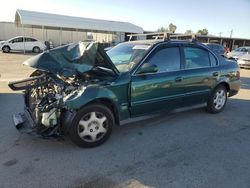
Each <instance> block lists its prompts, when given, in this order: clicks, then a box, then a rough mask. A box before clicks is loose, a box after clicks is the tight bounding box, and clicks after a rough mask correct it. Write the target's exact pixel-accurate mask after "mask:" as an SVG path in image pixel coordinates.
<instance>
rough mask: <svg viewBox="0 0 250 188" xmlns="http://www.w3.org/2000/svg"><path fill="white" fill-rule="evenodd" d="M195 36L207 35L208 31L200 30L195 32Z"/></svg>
mask: <svg viewBox="0 0 250 188" xmlns="http://www.w3.org/2000/svg"><path fill="white" fill-rule="evenodd" d="M197 34H200V35H208V30H207V29H202V30H201V29H200V30H198V31H197Z"/></svg>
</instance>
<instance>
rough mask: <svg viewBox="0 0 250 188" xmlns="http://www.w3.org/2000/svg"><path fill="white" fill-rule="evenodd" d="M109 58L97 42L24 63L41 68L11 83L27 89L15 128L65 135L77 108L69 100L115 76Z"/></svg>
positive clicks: (50, 134)
mask: <svg viewBox="0 0 250 188" xmlns="http://www.w3.org/2000/svg"><path fill="white" fill-rule="evenodd" d="M109 61H110V60H109V59H108V58H107V55H106V53H105V52H103V50H102V48H100V46H99V45H98V44H97V43H79V44H71V45H67V46H63V47H60V48H57V49H53V50H51V51H48V52H44V53H42V54H39V55H37V56H34V57H32V58H30V59H28V60H27V61H26V62H24V64H25V65H28V66H31V67H33V68H36V69H37V70H36V71H35V72H34V73H33V74H32V75H31V76H30V78H28V79H24V80H20V81H15V82H10V83H9V87H10V88H11V89H12V90H15V91H24V101H25V107H24V112H22V113H19V114H15V115H13V120H14V124H15V127H16V128H17V129H18V130H19V131H20V132H25V133H30V134H35V135H40V136H43V137H51V136H60V135H63V134H64V133H65V132H67V129H68V128H69V124H70V123H71V122H72V119H73V118H74V115H75V114H76V111H77V109H73V108H70V107H68V106H67V101H68V100H70V99H72V96H74V97H75V98H77V97H82V94H83V93H84V91H85V89H86V88H87V87H88V86H91V85H98V84H100V83H103V82H105V81H107V80H110V79H111V80H112V79H114V77H115V76H116V73H115V71H114V70H112V65H111V64H110V62H109ZM100 67H101V68H100Z"/></svg>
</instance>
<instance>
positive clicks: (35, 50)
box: [32, 46, 40, 53]
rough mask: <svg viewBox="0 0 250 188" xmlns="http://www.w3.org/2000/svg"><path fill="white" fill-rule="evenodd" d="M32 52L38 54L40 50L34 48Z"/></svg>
mask: <svg viewBox="0 0 250 188" xmlns="http://www.w3.org/2000/svg"><path fill="white" fill-rule="evenodd" d="M32 51H33V52H34V53H39V52H40V48H39V47H38V46H35V47H34V48H33V50H32Z"/></svg>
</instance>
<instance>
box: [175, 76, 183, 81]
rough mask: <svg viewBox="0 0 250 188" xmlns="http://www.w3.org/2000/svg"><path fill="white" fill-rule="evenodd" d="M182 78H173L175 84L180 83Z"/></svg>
mask: <svg viewBox="0 0 250 188" xmlns="http://www.w3.org/2000/svg"><path fill="white" fill-rule="evenodd" d="M182 79H183V78H182V77H177V78H175V82H181V81H182Z"/></svg>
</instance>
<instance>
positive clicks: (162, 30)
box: [157, 27, 168, 32]
mask: <svg viewBox="0 0 250 188" xmlns="http://www.w3.org/2000/svg"><path fill="white" fill-rule="evenodd" d="M167 31H168V29H167V28H164V27H160V28H159V29H157V32H167Z"/></svg>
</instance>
